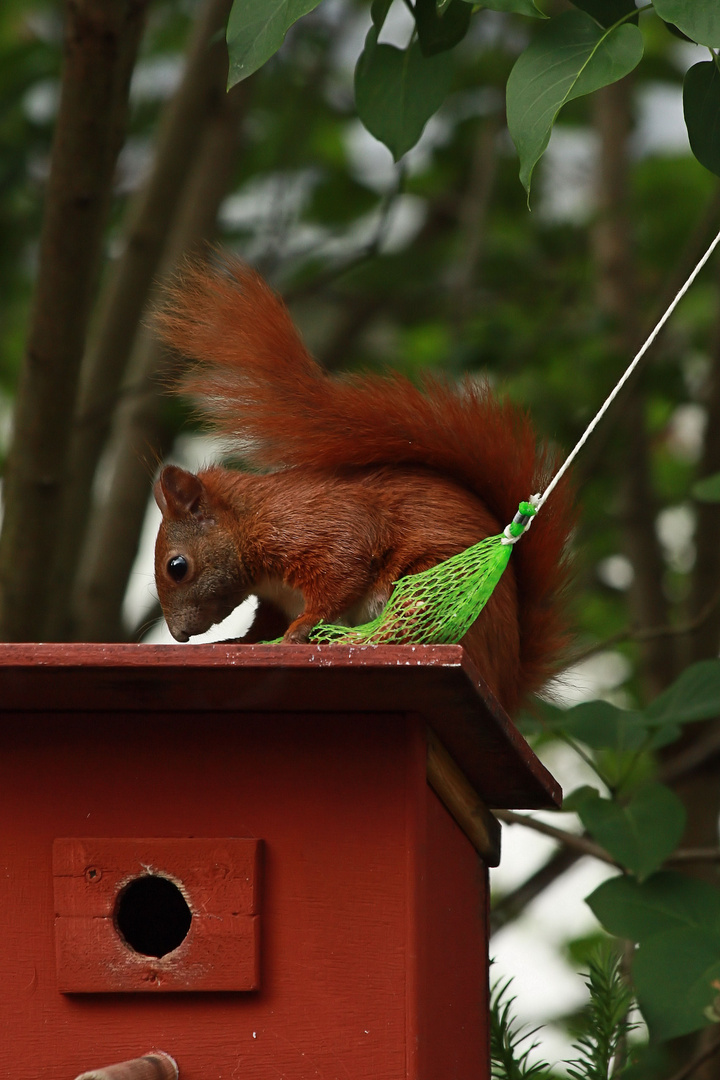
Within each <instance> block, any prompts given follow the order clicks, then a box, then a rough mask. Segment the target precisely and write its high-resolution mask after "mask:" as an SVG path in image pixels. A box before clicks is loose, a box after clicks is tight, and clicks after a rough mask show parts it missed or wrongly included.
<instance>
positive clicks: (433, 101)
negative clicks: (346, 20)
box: [355, 27, 453, 161]
mask: <svg viewBox="0 0 720 1080" xmlns="http://www.w3.org/2000/svg"><path fill="white" fill-rule="evenodd" d="M377 39H378V30H377V28H376V27H372V28H371V30H370V31H369V33H368V36H367V38H366V39H365V48H364V49H363V51H362V53H361V55H360V59H359V60H358V63H357V67H356V68H355V103H356V105H357V111H358V115H359V116H360V119H361V120H362V122H363V124H364V125H365V127H366V128H367V129H368V131H369V132H370V133H371V134H372V135H374V136H375V138H376V139H379V140H380V142H383V143H385V145H386V146H387V147H388V149H389V150H390V151H391V153H392V155H393V157H394V158H395V160H396V161H397V160H398V159H399V158H401V157H402V156H403V154H404V153H406V152H407V151H408V150H409V149H410V148H411V147H412V146H414V145H415V143H416V142H417V141H418V139H419V138H420V136H421V134H422V130H423V128H424V127H425V124H426V123H427V121H428V120H429V119H430V117H431V116H432V115H433V113H434V112H436V110H437V109H438V108H439V107H440V105H442V103H443V101H444V100H445V96H446V95H447V93H448V91H449V89H450V86H451V84H452V75H453V66H452V56H451V54H450V53H448V52H442V53H439V54H438V55H437V56H431V57H424V56H423V54H422V52H421V51H420V46H419V45H418V43H417V42H413V44H412V45H410V47H409V48H408V49H405V50H402V49H397V48H395V46H394V45H385V44H383V45H378V40H377Z"/></svg>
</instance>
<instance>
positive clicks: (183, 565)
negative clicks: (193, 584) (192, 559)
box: [167, 555, 188, 581]
mask: <svg viewBox="0 0 720 1080" xmlns="http://www.w3.org/2000/svg"><path fill="white" fill-rule="evenodd" d="M167 572H168V574H169V575H170V577H171V578H172V579H173V581H182V579H183V578H184V577H185V575H186V574H187V572H188V561H187V559H186V558H185V556H184V555H176V556H175V557H174V558H172V559H170V562H169V563H168V564H167Z"/></svg>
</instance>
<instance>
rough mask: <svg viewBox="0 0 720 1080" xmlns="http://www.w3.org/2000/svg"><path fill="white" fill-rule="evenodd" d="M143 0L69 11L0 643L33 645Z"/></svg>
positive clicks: (9, 496) (20, 423) (106, 1)
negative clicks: (0, 639) (1, 641)
mask: <svg viewBox="0 0 720 1080" xmlns="http://www.w3.org/2000/svg"><path fill="white" fill-rule="evenodd" d="M145 9H146V0H73V2H68V3H67V5H66V25H65V41H64V67H63V75H62V88H61V97H60V105H59V111H58V118H57V125H56V130H55V138H54V142H53V148H52V155H51V162H50V175H49V178H48V183H47V190H46V203H45V215H44V220H43V228H42V235H41V240H40V259H39V269H38V276H37V282H36V285H35V294H34V299H33V308H32V315H31V321H30V331H29V337H28V344H27V351H26V355H25V359H24V363H23V367H22V372H21V376H20V383H19V387H18V393H17V400H16V410H15V427H14V437H13V443H12V447H11V450H10V455H9V459H8V463H7V470H6V476H5V489H4V494H5V518H4V523H3V531H2V537H0V637H2V638H3V639H5V640H10V641H33V640H36V639H37V638H38V637H39V636H40V634H41V629H42V626H43V624H44V611H45V607H46V605H47V601H48V596H49V595H50V593H51V592H52V589H53V585H54V575H55V574H56V573H58V572H62V567H60V568H57V567H56V565H55V562H54V558H53V556H54V552H55V539H56V537H57V535H58V531H59V522H60V514H61V509H62V497H63V492H64V485H65V483H66V469H65V464H66V454H67V449H68V445H69V439H70V431H71V424H72V416H73V413H74V410H75V399H76V392H77V386H78V377H79V372H80V364H81V360H82V355H83V350H84V347H85V338H86V334H87V326H88V319H89V316H90V309H91V305H92V301H93V294H94V291H95V287H96V282H97V274H98V267H99V264H100V255H101V249H102V240H103V230H104V226H105V223H106V219H107V215H108V210H109V206H110V198H111V190H112V181H113V175H114V172H115V165H116V161H117V155H118V153H119V150H120V147H121V145H122V142H123V138H124V133H125V126H126V118H127V101H128V89H129V84H130V76H131V73H132V70H133V66H134V63H135V58H136V55H137V48H138V44H139V41H140V37H141V34H142V29H143V24H144V15H145Z"/></svg>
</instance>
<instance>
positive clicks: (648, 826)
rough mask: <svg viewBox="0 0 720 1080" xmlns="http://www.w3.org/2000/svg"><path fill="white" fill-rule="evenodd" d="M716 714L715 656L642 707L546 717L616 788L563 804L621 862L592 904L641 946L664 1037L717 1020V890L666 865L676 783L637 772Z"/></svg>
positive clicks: (643, 993) (638, 983)
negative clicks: (640, 761)
mask: <svg viewBox="0 0 720 1080" xmlns="http://www.w3.org/2000/svg"><path fill="white" fill-rule="evenodd" d="M718 714H720V661H718V660H707V661H701V662H699V663H697V664H694V665H692V666H690V667H689V668H687V669H686V670H685V671H684V672H683V673H682V674H681V675H680V676H679V678H678V679H677V680H676V681H675V682H674V683H673V684H672V685H671V686H670V687H668V689H667V690H666V691H664V692H663V693H662V694H660V695H659V696H658V697H656V698H655V700H654V701H653V702H651V703H650V704H649V705H648V706H647V707H646V708H645V709H642V710H622V709H617V708H615V707H614V706H612V705H610V704H608V703H607V702H589V703H587V704H585V705H579V706H576V707H575V708H573V709H570V710H568V711H567V712H566V713H565V714H564V716H565V723H564V727H562V728H561V725H562V723H563V722H562V713H561V712H557V711H551V712H550V713H549V714H548V720H549V724H550V725H551V726H554V727H555V729H556V730H561V729H562V730H563V732H564V735H565V737H566V738H568V739H569V740H570V741H571V742H573V743H574V744H582V745H584V746H585V747H586V748H587V750H588V751H589V755H590V756H587V755H586V761H589V762H591V763H592V764H593V765H594V766H595V768H596V770H597V772H598V776H599V778H602V780H603V781H604V782H605V783H606V784H609V786H610V793H609V795H607V796H603V795H601V794H600V792H599V791H598V790H597V789H596V788H592V787H588V786H586V787H583V788H580V789H578V790H576V791H575V792H573V793H572V794H571V795H570V796H569V797H568V798H567V799H566V801H565V809H566V810H574V811H575V812H576V813H577V814H578V816H579V818H580V820H581V822H582V824H583V826H584V827H585V829H586V831H587V833H588V834H589V835H590V836H591V837H592V838H593V839H594V840H595V841H597V842H598V843H599V844H600V845H601V846H602V847H603V848H604V849H605V850H606V851H607V852H608V853H609V854H610V855H611V856H612V857H613V858H614V859H615V860H616V861H617V862H618V864H619V865H620V866H621V867H622V868H623V872H622V873H621V874H620V875H619V876H618V877H614V878H611V879H610V880H608V881H606V882H604V883H603V884H602V885H600V886H599V887H598V888H597V889H596V890H595V891H594V892H593V893H592V894H591V895H590V896H588V897H587V903H588V905H589V906H590V908H591V910H592V911H593V913H594V915H595V916H596V917H597V919H598V920H599V922H600V923H601V924H602V926H603V927H604V928H605V930H607V931H608V932H609V933H610V934H614V935H616V936H617V937H618V938H619V939H621V940H627V941H631V942H634V943H635V944H636V945H637V950H636V952H635V953H634V956H633V961H632V977H633V983H634V987H635V991H636V994H637V1000H638V1005H639V1007H640V1009H641V1011H642V1013H643V1016H644V1018H645V1020H646V1021H647V1023H648V1026H649V1028H650V1032H651V1035H652V1036H654V1037H655V1038H657V1039H661V1040H662V1039H668V1038H673V1037H675V1036H678V1035H685V1034H687V1033H688V1032H691V1031H694V1030H697V1029H698V1028H699V1027H703V1026H704V1025H706V1024H707V1023H708V1022H711V1021H715V1020H716V1019H717V1017H716V1015H715V1005H714V1002H715V999H716V998H717V996H718V989H719V988H720V960H719V959H718V957H720V889H718V888H717V887H716V886H715V885H713V884H710V883H709V882H705V881H698V880H695V879H693V878H690V877H687V876H686V875H684V874H681V873H679V872H677V871H675V870H669V869H665V868H664V867H665V864H666V861H667V860H668V859H669V858H670V856H671V855H672V854H673V852H674V851H675V849H676V847H677V845H678V843H679V841H680V839H681V836H682V833H683V826H684V812H683V808H682V805H681V803H680V801H679V799H678V797H677V796H676V795H675V794H674V793H673V792H672V791H671V790H670V788H669V787H667V786H666V785H664V784H661V783H658V782H657V781H656V780H649V779H648V777H647V770H646V771H645V772H642V771H641V772H640V773H639V775H638V773H634V772H633V769H632V763H633V761H637V758H638V756H639V755H642V754H648V753H650V752H652V751H653V750H654V749H656V748H657V746H658V745H660V746H666V745H668V744H669V743H670V742H673V741H676V740H677V739H678V738H679V737H680V735H681V733H682V730H683V727H684V725H686V724H689V723H693V722H697V721H700V720H704V719H706V718H709V717H714V716H717V715H718ZM608 748H611V750H612V754H611V756H610V761H609V760H608ZM613 756H614V760H613ZM608 764H610V766H611V768H610V770H609V769H608ZM609 774H610V775H609ZM591 977H592V972H591ZM573 1075H574V1077H575V1080H578V1077H577V1074H573Z"/></svg>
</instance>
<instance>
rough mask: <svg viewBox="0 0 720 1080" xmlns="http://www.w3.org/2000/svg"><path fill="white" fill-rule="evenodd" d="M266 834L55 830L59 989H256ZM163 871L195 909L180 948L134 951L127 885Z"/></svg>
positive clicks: (54, 858) (56, 939)
mask: <svg viewBox="0 0 720 1080" xmlns="http://www.w3.org/2000/svg"><path fill="white" fill-rule="evenodd" d="M259 856H260V841H259V840H254V839H243V840H238V839H235V838H232V839H225V840H222V839H197V838H192V839H187V838H184V837H183V838H174V839H158V838H138V839H129V838H125V839H120V840H118V839H114V838H113V839H105V838H83V839H78V838H58V839H56V840H55V842H54V844H53V884H54V895H55V948H56V957H57V975H58V990H60V991H61V992H62V993H110V992H112V991H135V992H138V991H142V992H146V993H153V992H154V993H158V992H162V991H169V990H172V991H185V992H187V991H190V990H235V991H238V990H257V989H258V987H259V985H260V962H259V953H260V919H259V917H258V915H257V912H258V910H259V902H260V898H259V892H258V884H259V877H260V873H259ZM147 875H161V876H164V877H165V878H167V879H169V880H170V881H172V882H173V883H174V884H175V885H176V886H177V887H178V888H179V890H180V892H181V893H182V896H183V897H184V899H185V901H186V903H187V905H188V907H189V909H190V914H191V916H192V918H191V921H190V929H189V931H188V933H187V936H186V937H185V939H184V940H183V941H182V942H181V944H180V945H178V947H177V948H175V949H173V950H172V951H171V952H168V953H167V954H166V955H164V956H160V957H158V956H147V955H144V954H143V953H140V952H136V951H135V949H133V948H131V947H130V946H129V945H128V944H127V943H126V942H125V941H124V940H123V938H122V936H121V934H120V933H119V932H118V929H117V925H116V918H115V916H116V908H117V904H118V900H119V898H120V896H121V893H122V891H123V889H124V888H125V887H126V886H127V885H128V884H129V883H130V882H132V881H136V880H138V879H140V878H143V877H145V876H147Z"/></svg>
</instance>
